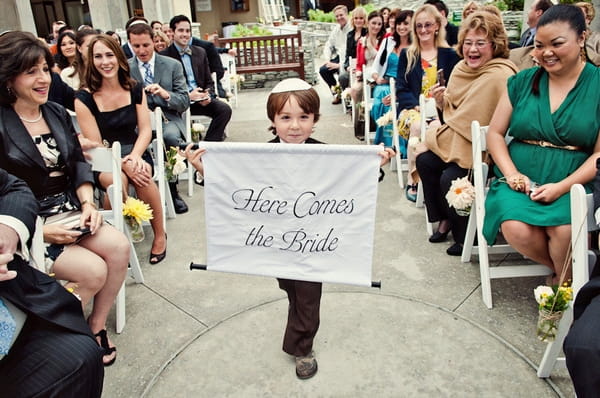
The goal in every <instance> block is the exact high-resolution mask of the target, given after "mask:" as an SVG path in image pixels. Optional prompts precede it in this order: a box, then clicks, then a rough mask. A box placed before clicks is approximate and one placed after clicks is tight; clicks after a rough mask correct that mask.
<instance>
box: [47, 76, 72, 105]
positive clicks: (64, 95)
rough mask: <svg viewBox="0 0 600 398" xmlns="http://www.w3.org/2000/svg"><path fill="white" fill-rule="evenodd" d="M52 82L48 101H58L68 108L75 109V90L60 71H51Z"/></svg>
mask: <svg viewBox="0 0 600 398" xmlns="http://www.w3.org/2000/svg"><path fill="white" fill-rule="evenodd" d="M50 77H51V79H52V80H51V82H50V91H49V92H48V101H52V102H56V103H57V104H60V105H62V106H64V107H65V108H67V109H70V110H72V111H75V104H74V103H75V90H73V88H72V87H71V86H69V85H68V84H67V83H65V82H64V81H63V80H62V79H61V78H60V75H59V74H58V73H54V72H50Z"/></svg>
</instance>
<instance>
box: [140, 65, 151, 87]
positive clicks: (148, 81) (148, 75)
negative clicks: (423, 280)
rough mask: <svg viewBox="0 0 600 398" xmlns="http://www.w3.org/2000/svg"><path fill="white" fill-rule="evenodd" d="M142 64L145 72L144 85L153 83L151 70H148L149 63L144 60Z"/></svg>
mask: <svg viewBox="0 0 600 398" xmlns="http://www.w3.org/2000/svg"><path fill="white" fill-rule="evenodd" d="M142 66H143V67H144V69H146V73H145V74H144V85H145V86H148V85H150V84H152V83H154V76H152V71H151V70H150V64H149V63H148V62H144V63H143V64H142Z"/></svg>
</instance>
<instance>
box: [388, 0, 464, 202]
mask: <svg viewBox="0 0 600 398" xmlns="http://www.w3.org/2000/svg"><path fill="white" fill-rule="evenodd" d="M445 34H446V31H445V29H444V25H443V20H442V14H440V12H439V11H438V10H437V8H435V7H434V6H432V5H430V4H425V5H423V6H421V7H419V9H417V11H416V12H415V15H414V17H413V19H412V32H411V44H410V46H409V47H408V48H407V49H406V50H402V52H401V53H400V59H399V61H398V73H397V77H398V81H397V87H396V96H397V101H398V110H399V111H402V110H404V109H415V110H417V111H418V110H419V95H420V94H424V95H425V96H426V97H431V89H432V88H433V87H434V86H435V85H436V84H439V85H441V86H445V85H446V84H445V81H444V80H448V78H449V77H450V73H451V72H452V69H453V68H454V65H455V64H456V63H457V62H458V59H459V58H458V55H457V54H456V51H454V50H453V49H452V48H450V47H449V46H448V43H447V42H446V36H445ZM438 76H440V77H442V81H441V82H439V83H438ZM414 124H415V125H416V123H414ZM419 134H420V132H419V130H418V126H412V128H411V135H413V136H419ZM407 152H408V153H407V157H408V163H409V173H408V184H407V188H406V189H407V190H406V197H407V199H408V200H410V201H411V202H414V201H416V199H417V183H418V181H419V179H418V178H419V176H418V174H417V173H416V167H415V153H414V148H410V147H409V148H408V150H407Z"/></svg>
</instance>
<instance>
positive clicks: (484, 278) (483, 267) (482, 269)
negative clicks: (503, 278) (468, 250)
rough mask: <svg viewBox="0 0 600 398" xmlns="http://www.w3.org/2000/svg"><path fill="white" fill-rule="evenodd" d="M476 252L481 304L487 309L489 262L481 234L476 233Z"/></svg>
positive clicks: (489, 302) (488, 298) (490, 300)
mask: <svg viewBox="0 0 600 398" xmlns="http://www.w3.org/2000/svg"><path fill="white" fill-rule="evenodd" d="M477 239H478V240H479V244H478V245H477V251H478V253H479V273H480V277H481V295H482V298H483V303H484V304H485V306H486V307H488V308H489V309H491V308H492V283H491V278H490V260H489V258H488V254H489V253H488V250H487V245H486V244H485V240H484V238H483V235H482V234H481V232H479V231H478V232H477Z"/></svg>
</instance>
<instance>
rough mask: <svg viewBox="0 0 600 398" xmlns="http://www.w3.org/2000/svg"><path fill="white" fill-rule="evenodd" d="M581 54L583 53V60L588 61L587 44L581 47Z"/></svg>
mask: <svg viewBox="0 0 600 398" xmlns="http://www.w3.org/2000/svg"><path fill="white" fill-rule="evenodd" d="M580 55H581V60H582V61H583V62H586V61H587V55H586V53H585V45H584V46H582V47H581V52H580Z"/></svg>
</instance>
